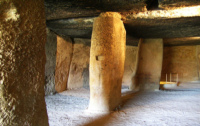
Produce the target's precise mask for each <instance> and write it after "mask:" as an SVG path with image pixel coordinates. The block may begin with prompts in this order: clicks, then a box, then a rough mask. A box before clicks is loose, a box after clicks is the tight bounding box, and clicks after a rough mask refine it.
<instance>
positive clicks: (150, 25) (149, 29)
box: [47, 17, 200, 38]
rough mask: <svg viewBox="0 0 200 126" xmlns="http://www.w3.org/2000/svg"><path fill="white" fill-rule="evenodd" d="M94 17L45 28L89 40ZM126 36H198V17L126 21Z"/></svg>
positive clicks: (58, 22) (59, 22)
mask: <svg viewBox="0 0 200 126" xmlns="http://www.w3.org/2000/svg"><path fill="white" fill-rule="evenodd" d="M93 20H94V17H90V18H77V19H62V20H51V21H47V27H48V28H50V29H51V30H52V31H54V32H56V33H57V34H61V35H66V36H71V37H78V38H90V37H91V34H92V25H93ZM124 24H125V28H126V31H127V34H128V35H130V36H133V37H135V38H180V37H198V36H200V32H199V31H200V17H182V18H170V19H146V18H142V19H140V18H137V19H128V20H126V21H124Z"/></svg>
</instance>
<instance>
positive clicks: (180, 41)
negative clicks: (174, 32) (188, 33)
mask: <svg viewBox="0 0 200 126" xmlns="http://www.w3.org/2000/svg"><path fill="white" fill-rule="evenodd" d="M163 43H164V46H186V45H200V37H183V38H165V39H163Z"/></svg>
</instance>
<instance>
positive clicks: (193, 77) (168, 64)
mask: <svg viewBox="0 0 200 126" xmlns="http://www.w3.org/2000/svg"><path fill="white" fill-rule="evenodd" d="M197 47H198V46H174V47H165V48H164V53H163V66H162V80H163V81H165V80H166V74H168V81H169V80H170V73H171V74H172V75H171V79H172V81H176V78H177V77H176V76H177V74H178V81H180V82H187V81H198V79H199V77H198V76H199V75H198V48H197Z"/></svg>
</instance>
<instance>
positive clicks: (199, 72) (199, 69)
mask: <svg viewBox="0 0 200 126" xmlns="http://www.w3.org/2000/svg"><path fill="white" fill-rule="evenodd" d="M196 53H197V54H196V55H197V75H198V80H199V81H200V45H197V46H196Z"/></svg>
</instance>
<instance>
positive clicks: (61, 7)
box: [45, 0, 152, 20]
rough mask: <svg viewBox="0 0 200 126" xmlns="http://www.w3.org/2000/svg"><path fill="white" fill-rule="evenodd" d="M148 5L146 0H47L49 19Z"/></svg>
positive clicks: (136, 10)
mask: <svg viewBox="0 0 200 126" xmlns="http://www.w3.org/2000/svg"><path fill="white" fill-rule="evenodd" d="M148 1H149V0H148ZM150 1H152V0H150ZM146 6H147V5H146V0H45V10H46V19H47V20H53V19H63V18H77V17H92V16H98V15H99V14H100V13H101V12H105V11H116V12H127V13H128V12H129V11H130V12H141V11H145V10H146Z"/></svg>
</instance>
